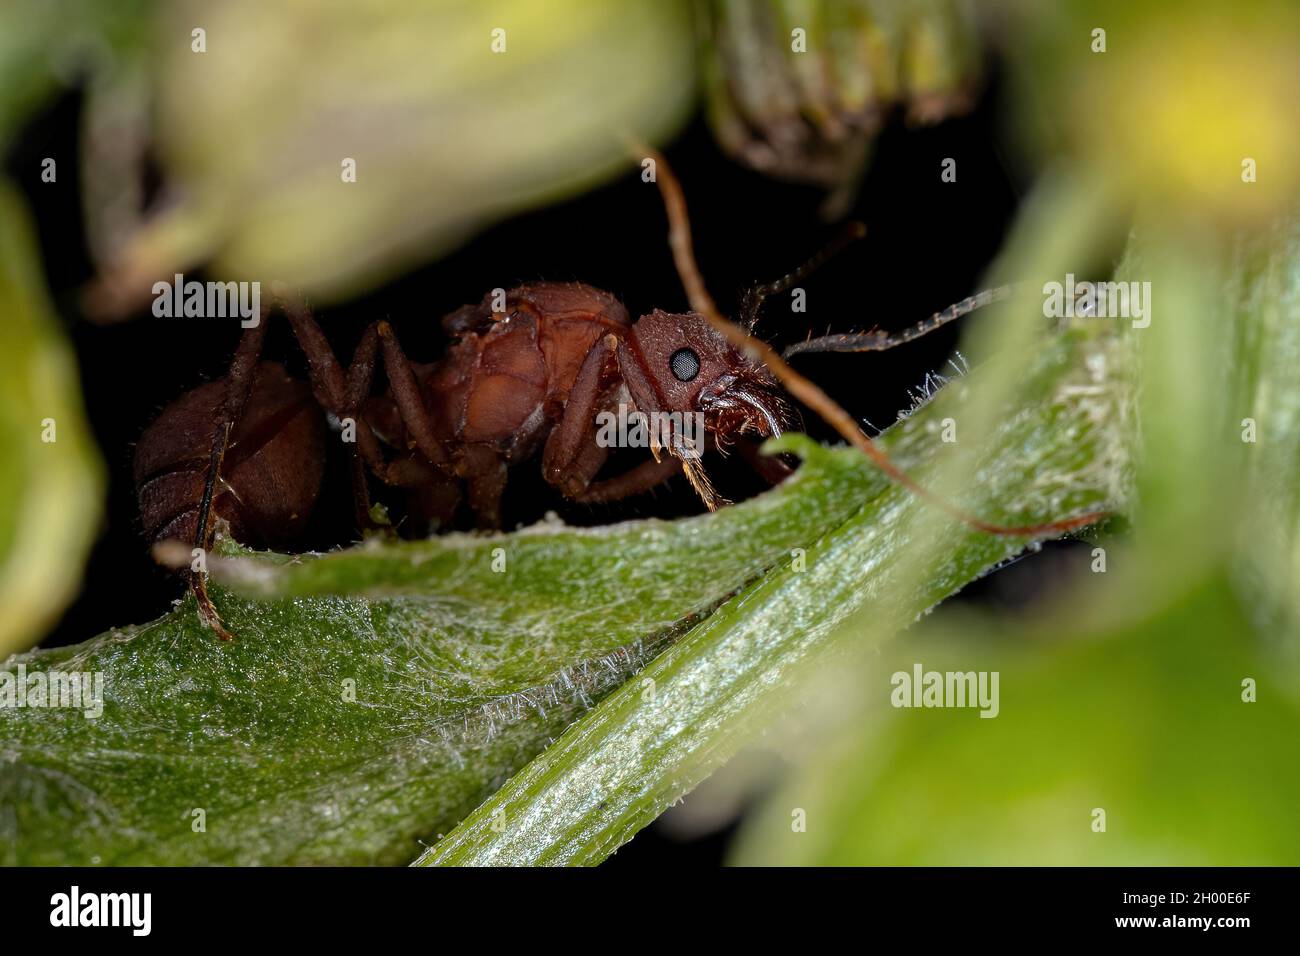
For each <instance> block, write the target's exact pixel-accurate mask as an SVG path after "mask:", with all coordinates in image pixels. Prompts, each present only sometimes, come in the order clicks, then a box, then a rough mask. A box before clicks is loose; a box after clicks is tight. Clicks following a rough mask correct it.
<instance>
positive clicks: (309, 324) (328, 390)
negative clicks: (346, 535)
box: [278, 294, 387, 529]
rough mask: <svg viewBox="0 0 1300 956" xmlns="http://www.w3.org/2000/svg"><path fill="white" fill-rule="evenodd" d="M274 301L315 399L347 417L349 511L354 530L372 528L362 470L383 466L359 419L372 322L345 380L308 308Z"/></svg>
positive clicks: (369, 370)
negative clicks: (352, 436)
mask: <svg viewBox="0 0 1300 956" xmlns="http://www.w3.org/2000/svg"><path fill="white" fill-rule="evenodd" d="M278 298H279V299H280V304H281V307H282V308H283V309H284V314H285V316H286V317H287V318H288V320H289V324H290V325H291V326H293V332H294V337H295V338H296V339H297V340H298V346H299V347H300V348H301V349H302V351H303V354H305V355H306V356H307V372H308V376H309V377H310V378H311V384H312V391H313V392H314V393H315V395H316V401H317V402H318V403H319V404H320V405H321V406H322V407H323V408H326V409H328V410H329V411H330V412H331V413H332V414H333V415H334V417H335V418H337V419H339V420H340V421H342V420H343V419H345V418H351V419H352V423H353V427H354V428H355V429H356V442H355V444H354V443H351V442H348V443H346V444H347V445H348V456H349V459H350V466H351V473H352V501H353V509H354V511H355V517H356V522H357V527H358V528H361V529H365V528H371V527H374V522H373V521H372V520H371V517H370V492H369V489H368V488H367V487H366V475H365V469H366V468H367V467H369V468H370V469H371V470H373V471H375V473H376V474H380V475H382V474H383V471H384V469H385V468H386V467H387V463H386V462H385V461H384V457H383V453H382V452H381V451H380V450H379V443H378V442H377V441H376V440H375V435H374V433H373V432H372V431H371V430H370V428H369V427H368V426H367V425H366V422H365V420H364V419H363V418H362V417H361V414H360V407H361V403H362V402H363V401H364V400H365V398H366V395H368V394H369V392H370V383H371V378H372V375H373V372H374V365H375V351H376V346H377V339H376V326H377V323H372V324H371V325H370V326H369V327H367V329H366V331H365V332H364V333H362V336H361V341H360V342H359V343H358V345H357V350H356V352H355V353H354V354H353V358H352V364H351V365H350V366H349V367H348V371H347V375H346V377H345V375H344V372H343V369H342V368H341V367H340V366H339V362H338V359H337V358H335V356H334V349H333V348H332V347H331V346H330V344H329V340H328V339H326V337H325V333H324V331H323V330H322V329H321V327H320V324H319V323H318V322H317V321H316V320H315V319H314V318H313V317H312V314H311V311H310V310H309V309H308V308H307V306H306V305H305V304H304V303H303V302H302V301H301V300H300V299H297V298H293V297H290V296H288V295H284V294H280V295H279V296H278ZM358 452H359V453H360V454H359V455H358Z"/></svg>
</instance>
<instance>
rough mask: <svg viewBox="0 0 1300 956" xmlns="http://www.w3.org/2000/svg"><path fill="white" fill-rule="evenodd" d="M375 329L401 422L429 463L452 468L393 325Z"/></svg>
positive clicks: (443, 468) (382, 324) (448, 468)
mask: <svg viewBox="0 0 1300 956" xmlns="http://www.w3.org/2000/svg"><path fill="white" fill-rule="evenodd" d="M376 330H377V332H378V335H379V341H380V344H381V345H382V347H383V350H384V371H386V372H387V373H388V384H389V387H390V388H391V389H392V390H393V400H394V402H396V404H397V412H398V414H399V415H401V417H402V424H403V425H405V426H406V430H407V431H408V432H410V433H411V437H412V438H413V439H415V447H416V448H418V449H420V452H421V454H423V455H424V457H425V458H427V459H429V463H430V464H432V465H433V466H434V467H435V468H438V469H439V470H440V471H448V472H449V471H450V469H451V459H450V457H449V456H448V454H447V452H446V450H445V449H444V448H443V447H442V444H441V443H440V442H439V441H438V439H437V436H435V435H434V431H433V420H432V419H431V418H430V417H429V410H428V409H427V408H425V406H424V396H422V395H421V394H420V384H419V382H417V381H416V380H415V372H414V371H412V369H411V363H410V362H409V361H408V360H407V358H406V354H405V353H404V352H403V351H402V346H401V345H400V344H398V341H397V336H396V335H394V334H393V329H392V326H390V325H389V324H388V323H387V322H383V321H381V322H379V323H378V325H377V327H376Z"/></svg>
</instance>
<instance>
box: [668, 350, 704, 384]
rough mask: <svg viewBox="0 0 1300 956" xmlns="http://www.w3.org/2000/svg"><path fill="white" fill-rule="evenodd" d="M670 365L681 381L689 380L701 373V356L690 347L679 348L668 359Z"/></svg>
mask: <svg viewBox="0 0 1300 956" xmlns="http://www.w3.org/2000/svg"><path fill="white" fill-rule="evenodd" d="M668 367H669V368H670V369H672V373H673V375H674V376H676V378H677V381H679V382H689V381H690V380H691V379H693V378H694V377H695V376H697V375H699V374H700V357H699V356H698V355H696V354H695V353H694V352H693V351H692V350H690V349H678V350H677V351H676V352H674V353H673V354H672V356H671V357H670V358H669V359H668Z"/></svg>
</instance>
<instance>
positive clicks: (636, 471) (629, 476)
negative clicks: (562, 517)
mask: <svg viewBox="0 0 1300 956" xmlns="http://www.w3.org/2000/svg"><path fill="white" fill-rule="evenodd" d="M681 472H682V460H681V459H680V458H674V457H673V456H672V455H665V456H664V457H663V458H661V459H659V460H658V461H655V460H654V459H653V458H651V459H650V460H649V461H644V462H642V463H641V464H639V465H637V466H636V467H634V468H629V469H628V470H627V471H625V472H623V473H622V474H621V475H615V476H614V477H613V478H606V479H605V480H604V481H596V482H592V483H591V484H590V485H588V486H587V488H586V490H584V491H582V492H579V493H578V494H576V495H570V497H571V498H572V499H573V500H574V501H577V502H581V503H583V504H596V503H599V502H604V501H619V500H621V499H623V498H630V497H632V496H633V495H639V494H642V493H644V492H647V491H649V490H651V489H652V488H656V487H658V486H659V485H662V484H663V483H664V482H665V481H667V480H668V479H669V478H672V477H673V476H674V475H680V474H681Z"/></svg>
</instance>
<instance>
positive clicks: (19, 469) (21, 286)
mask: <svg viewBox="0 0 1300 956" xmlns="http://www.w3.org/2000/svg"><path fill="white" fill-rule="evenodd" d="M41 275H42V273H41V265H40V258H39V255H38V253H37V250H36V244H35V240H34V238H33V235H32V229H31V225H30V223H29V222H28V220H27V213H26V210H25V209H24V208H23V205H22V202H21V201H20V199H19V198H18V196H17V195H16V193H14V192H13V191H12V188H11V187H10V186H9V185H8V184H7V183H5V182H2V181H0V448H3V449H4V454H3V455H0V608H3V613H0V660H3V659H4V658H5V657H7V656H8V655H9V654H11V653H13V652H14V651H17V650H23V649H25V648H27V647H30V646H31V645H32V644H34V643H35V642H36V641H37V640H39V639H40V638H41V636H42V635H43V634H45V632H46V631H47V630H48V629H49V627H50V626H51V625H52V624H53V622H54V621H55V620H56V619H57V618H58V615H59V614H60V612H62V610H63V608H64V606H65V605H66V604H67V602H68V601H69V600H70V599H71V598H72V596H73V595H74V594H75V593H76V590H77V588H78V587H79V586H80V583H81V568H82V563H83V562H84V561H85V558H86V554H87V552H88V551H89V550H90V545H91V542H92V541H93V540H94V536H95V534H96V532H97V531H98V523H99V515H100V499H101V495H102V494H103V488H104V477H103V470H102V468H101V465H100V462H99V456H98V454H97V453H96V451H95V448H94V446H93V444H92V443H91V440H90V435H89V432H88V429H87V427H86V422H85V416H84V412H83V410H82V407H81V397H80V387H79V384H78V380H77V368H76V362H75V360H74V358H73V355H72V351H71V349H70V348H69V347H68V345H67V343H66V342H65V341H64V339H63V335H62V330H61V329H60V328H59V326H58V323H57V321H56V319H55V317H54V313H53V309H52V307H51V305H50V302H49V299H48V296H47V293H46V291H45V288H44V283H43V280H42V278H41Z"/></svg>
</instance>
